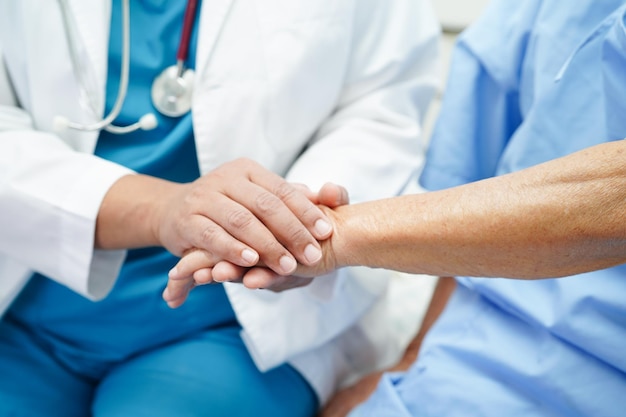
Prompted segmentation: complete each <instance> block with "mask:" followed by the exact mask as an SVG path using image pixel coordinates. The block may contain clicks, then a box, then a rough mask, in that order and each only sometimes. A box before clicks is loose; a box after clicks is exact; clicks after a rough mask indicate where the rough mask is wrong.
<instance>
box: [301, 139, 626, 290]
mask: <svg viewBox="0 0 626 417" xmlns="http://www.w3.org/2000/svg"><path fill="white" fill-rule="evenodd" d="M327 212H328V213H329V216H332V219H333V220H334V223H335V227H334V233H333V236H332V237H331V239H330V240H328V241H326V242H324V243H323V244H322V246H323V248H324V251H325V258H324V260H323V261H322V262H320V263H319V264H317V265H318V267H316V268H314V269H307V268H301V269H300V270H299V271H298V274H301V275H320V273H321V272H325V271H328V270H332V269H335V268H339V267H343V266H351V265H364V266H370V267H377V268H387V269H395V270H399V271H404V272H409V273H419V274H428V275H436V276H459V275H465V276H480V277H510V278H526V279H532V278H547V277H560V276H567V275H572V274H576V273H582V272H586V271H590V270H595V269H602V268H607V267H610V266H614V265H617V264H621V263H624V262H626V140H622V141H617V142H610V143H605V144H602V145H597V146H595V147H592V148H589V149H586V150H583V151H580V152H577V153H574V154H572V155H569V156H566V157H563V158H560V159H556V160H553V161H551V162H546V163H543V164H540V165H537V166H535V167H532V168H528V169H525V170H523V171H519V172H516V173H513V174H508V175H504V176H500V177H495V178H490V179H487V180H484V181H479V182H475V183H471V184H467V185H463V186H459V187H455V188H451V189H447V190H443V191H436V192H429V193H424V194H416V195H408V196H402V197H396V198H390V199H386V200H379V201H372V202H366V203H360V204H354V205H347V206H341V207H338V208H336V210H334V211H330V210H328V211H327ZM320 267H321V269H323V270H320Z"/></svg>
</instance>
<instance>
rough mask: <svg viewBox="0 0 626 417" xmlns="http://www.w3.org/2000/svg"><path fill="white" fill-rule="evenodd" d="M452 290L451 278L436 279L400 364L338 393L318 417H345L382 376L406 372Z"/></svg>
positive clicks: (370, 391)
mask: <svg viewBox="0 0 626 417" xmlns="http://www.w3.org/2000/svg"><path fill="white" fill-rule="evenodd" d="M455 287H456V282H455V281H454V278H451V277H442V278H439V281H438V282H437V286H436V287H435V291H434V292H433V296H432V298H431V301H430V304H429V306H428V310H427V311H426V314H425V315H424V319H423V320H422V324H421V326H420V327H419V330H418V332H417V334H416V335H415V337H414V338H413V340H412V341H411V342H410V343H409V345H408V347H407V348H406V350H405V352H404V355H403V356H402V358H401V359H400V361H399V362H398V363H397V364H396V365H395V366H393V367H391V368H389V369H386V370H383V371H379V372H374V373H372V374H370V375H367V376H366V377H364V378H362V379H361V380H360V381H358V382H357V383H355V384H354V385H351V386H349V387H346V388H343V389H341V390H339V391H338V392H337V393H335V395H334V396H333V397H332V398H331V399H330V401H329V402H328V403H327V404H326V406H325V407H324V409H323V410H322V412H321V414H320V417H343V416H345V415H347V414H348V413H349V412H350V411H351V410H352V409H353V408H354V407H356V406H357V405H358V404H360V403H362V402H363V401H365V400H366V399H367V398H368V397H369V396H370V395H371V394H372V392H374V390H375V389H376V386H377V385H378V381H379V380H380V377H381V376H382V374H383V373H384V372H395V371H405V370H407V369H409V367H410V366H411V364H412V363H413V362H415V360H416V359H417V355H418V353H419V350H420V347H421V345H422V341H423V340H424V336H426V333H427V332H428V330H430V328H431V327H432V325H433V324H434V323H435V321H436V320H437V318H438V317H439V315H440V314H441V312H442V311H443V309H444V308H445V306H446V303H447V302H448V299H449V298H450V295H451V294H452V292H453V291H454V288H455Z"/></svg>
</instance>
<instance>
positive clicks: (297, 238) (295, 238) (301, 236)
mask: <svg viewBox="0 0 626 417" xmlns="http://www.w3.org/2000/svg"><path fill="white" fill-rule="evenodd" d="M287 238H288V239H289V242H293V243H296V244H297V243H300V242H306V241H307V240H308V239H309V233H308V231H307V230H306V229H304V228H302V227H293V228H291V230H289V235H288V236H287Z"/></svg>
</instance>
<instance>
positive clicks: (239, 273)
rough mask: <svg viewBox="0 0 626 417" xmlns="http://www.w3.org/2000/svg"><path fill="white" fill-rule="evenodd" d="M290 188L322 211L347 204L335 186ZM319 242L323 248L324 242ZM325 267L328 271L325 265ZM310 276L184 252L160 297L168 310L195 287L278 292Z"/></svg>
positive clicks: (306, 281)
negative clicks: (313, 190)
mask: <svg viewBox="0 0 626 417" xmlns="http://www.w3.org/2000/svg"><path fill="white" fill-rule="evenodd" d="M294 186H295V187H297V188H299V189H300V190H301V191H302V192H303V193H305V194H306V195H307V196H308V198H309V199H310V201H311V202H313V203H314V204H318V205H320V208H321V209H324V207H325V206H330V207H337V206H340V205H345V204H348V203H349V197H348V193H347V191H346V190H345V188H343V187H341V186H338V185H335V184H326V185H324V186H323V187H322V188H321V189H320V190H319V192H318V193H311V192H310V191H309V190H308V189H307V188H306V187H304V186H299V185H296V184H294ZM325 210H328V209H325ZM327 240H328V239H327ZM321 243H322V245H324V244H325V241H324V242H321ZM299 268H300V269H301V268H303V265H302V264H299ZM325 268H329V266H326V267H325ZM308 272H309V274H311V273H312V271H308ZM313 276H315V275H311V276H307V277H301V276H296V275H291V276H284V275H280V274H277V273H276V272H274V271H272V270H271V269H269V268H267V267H265V266H264V265H263V262H260V263H259V264H258V265H257V266H255V267H253V268H245V267H241V266H239V265H235V264H233V263H231V262H228V261H224V260H221V259H220V258H219V257H218V256H215V255H213V254H212V253H210V252H208V251H206V250H202V249H198V248H194V249H192V250H190V251H188V252H187V253H185V254H184V256H183V257H182V258H181V259H180V261H179V262H178V264H177V265H176V266H175V267H174V268H173V269H172V270H171V271H170V273H169V277H168V284H167V287H166V289H165V291H164V292H163V298H164V300H165V301H166V302H167V303H168V305H169V306H170V307H172V308H176V307H179V306H180V305H182V304H183V303H184V302H185V300H186V299H187V296H188V294H189V292H190V291H191V290H192V289H193V288H194V287H195V286H197V285H205V284H210V283H222V282H238V283H243V284H244V285H245V286H247V287H249V288H263V289H268V290H271V291H275V292H280V291H285V290H288V289H292V288H297V287H302V286H305V285H308V284H309V283H310V282H311V280H312V279H313Z"/></svg>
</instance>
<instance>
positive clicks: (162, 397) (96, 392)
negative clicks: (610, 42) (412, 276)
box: [0, 0, 438, 417]
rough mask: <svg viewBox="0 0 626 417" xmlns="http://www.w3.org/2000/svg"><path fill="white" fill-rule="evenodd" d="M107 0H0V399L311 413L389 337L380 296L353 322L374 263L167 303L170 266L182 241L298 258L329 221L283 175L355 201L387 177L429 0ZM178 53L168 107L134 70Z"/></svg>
mask: <svg viewBox="0 0 626 417" xmlns="http://www.w3.org/2000/svg"><path fill="white" fill-rule="evenodd" d="M127 7H128V4H127V2H126V1H115V2H108V1H95V0H94V1H90V2H84V1H76V0H67V1H58V2H52V1H50V2H38V1H34V0H25V1H21V2H15V1H12V0H0V45H1V50H0V51H1V56H2V65H1V67H0V68H1V71H0V105H1V107H0V212H1V213H2V216H0V217H1V218H0V230H1V231H2V233H1V234H0V255H1V257H0V297H1V300H2V301H1V306H2V310H3V311H5V313H4V315H3V318H2V320H1V321H0V369H2V378H0V415H3V416H6V415H15V414H17V415H29V416H46V417H51V416H63V417H72V416H84V415H94V416H113V415H132V416H142V415H145V416H153V417H154V416H161V415H162V416H172V415H177V416H195V415H206V413H211V415H229V416H230V415H233V416H236V415H273V416H310V415H313V414H314V413H315V411H316V409H317V407H318V406H320V405H321V404H323V403H324V402H325V401H326V399H327V398H328V396H329V395H330V393H331V392H332V391H333V390H334V389H335V388H336V387H337V385H338V384H340V383H341V382H343V381H345V380H347V379H350V378H354V377H355V376H357V375H358V374H359V373H362V372H366V371H369V370H371V369H372V368H373V367H378V366H381V365H383V363H382V362H383V361H385V360H388V359H389V357H390V356H388V354H389V353H393V352H392V351H393V348H394V346H391V345H390V344H389V343H388V342H387V340H388V339H389V338H388V337H386V335H385V333H384V329H385V326H384V321H385V319H384V317H380V318H379V323H378V324H377V325H375V326H374V328H373V330H372V329H365V328H363V327H362V326H361V325H360V324H359V320H360V319H361V318H362V317H363V315H364V314H365V312H366V311H368V310H369V309H371V308H372V307H373V306H374V305H375V304H376V303H377V302H380V300H381V299H382V297H381V295H382V294H383V292H384V288H385V285H384V280H381V279H380V278H379V277H374V276H371V275H365V274H363V272H362V271H360V270H345V271H341V272H340V273H336V274H334V275H332V276H330V277H327V278H328V279H324V280H320V281H318V282H315V283H313V284H312V285H310V286H308V287H305V288H298V289H293V290H291V291H287V292H283V293H272V292H267V291H250V290H248V289H246V288H244V287H243V286H240V285H237V284H226V285H223V286H222V285H211V286H205V287H202V288H199V289H197V290H196V291H194V293H193V294H192V296H191V297H190V299H189V300H188V301H187V303H186V304H185V306H184V307H181V308H179V309H176V310H172V309H170V308H168V307H167V305H166V304H165V303H164V302H163V301H162V299H161V292H162V290H163V288H164V287H165V284H166V278H167V272H168V270H169V269H170V268H171V267H172V266H173V265H174V264H175V263H176V259H177V258H176V256H180V255H182V254H183V253H184V252H185V251H186V250H188V249H189V248H191V247H194V246H197V247H202V248H204V249H206V250H209V251H211V253H213V255H215V256H218V257H221V258H223V259H225V260H229V261H231V262H233V263H235V264H238V265H242V266H246V265H248V266H249V265H253V264H254V263H256V262H257V260H262V261H264V262H269V263H270V265H272V267H273V269H274V270H275V272H277V273H281V274H289V273H290V272H291V271H292V270H293V269H294V268H295V265H296V261H298V262H304V263H308V264H314V263H315V262H316V261H317V259H319V255H320V254H319V244H318V243H317V242H316V241H315V240H316V239H324V238H326V237H328V236H329V235H330V233H331V231H330V229H329V227H328V224H327V223H326V222H325V217H324V216H323V215H322V214H321V212H319V211H318V210H316V209H313V208H312V207H313V206H312V205H311V204H310V203H309V202H308V201H305V200H306V199H305V198H304V197H305V196H308V195H309V193H303V192H301V191H299V189H298V188H295V187H293V186H289V185H288V184H287V183H285V182H284V180H283V179H281V178H280V177H285V178H287V179H288V180H289V181H290V182H293V183H302V184H305V185H307V186H308V187H310V188H311V189H313V190H314V189H318V188H319V187H320V186H321V184H323V183H325V182H327V181H333V182H336V183H341V184H345V185H346V186H347V187H348V188H349V189H350V193H351V195H352V198H353V200H355V201H364V200H368V199H374V198H381V197H385V196H391V195H394V194H397V193H398V192H400V190H401V189H402V187H403V186H404V184H405V183H406V182H407V181H408V179H409V177H410V175H411V174H412V173H413V172H414V171H415V170H416V169H417V168H419V166H420V164H421V161H422V145H421V142H420V133H421V130H420V124H419V121H420V120H421V118H422V117H423V115H424V112H425V110H426V107H427V104H428V102H429V100H430V98H431V96H432V94H433V92H434V90H435V88H436V83H437V79H436V76H435V73H436V66H435V55H436V49H437V37H438V26H437V24H436V21H435V18H434V15H433V13H432V11H431V9H430V7H429V5H428V3H427V2H426V1H409V0H393V1H389V0H386V1H375V0H370V1H359V2H356V1H350V0H342V1H336V0H333V1H331V0H323V1H317V2H310V1H290V2H283V1H264V2H256V1H254V0H237V1H234V0H215V1H210V2H209V1H207V2H205V3H203V4H197V10H196V12H195V13H193V14H191V15H190V16H191V18H188V19H185V16H186V15H187V14H186V13H185V10H186V5H185V3H184V2H163V1H154V0H150V1H148V0H145V1H135V2H132V4H131V5H130V10H129V12H130V13H127V12H128V10H127ZM187 16H189V15H187ZM183 20H187V21H188V23H189V20H191V21H192V23H193V24H192V25H191V28H192V29H191V30H190V31H189V33H188V34H189V36H188V39H189V43H188V44H187V47H186V48H185V47H183V49H187V52H186V53H183V54H180V53H178V54H177V52H180V49H181V45H185V43H184V42H180V39H181V38H183V39H184V38H185V36H184V34H183V35H182V36H181V32H182V26H183V24H182V22H183ZM127 28H129V29H127ZM127 30H128V31H127ZM128 39H130V41H128ZM127 46H128V47H127ZM178 61H182V62H178ZM178 63H181V64H182V65H180V67H181V68H177V70H178V69H181V71H180V74H179V73H178V71H175V72H174V75H175V76H178V75H180V76H181V80H179V79H178V78H174V79H173V81H172V82H173V83H174V84H176V83H178V84H180V86H181V89H183V87H185V85H186V84H190V85H192V87H193V91H192V93H191V94H190V95H188V96H186V95H185V94H186V93H185V92H184V91H183V92H182V93H181V92H180V91H179V92H178V93H180V94H179V96H180V97H178V98H176V99H175V100H179V99H180V100H181V102H184V101H185V99H186V97H187V98H188V99H189V100H190V103H191V109H190V110H187V109H185V106H184V105H183V106H181V107H182V110H181V113H180V114H179V113H169V112H168V110H167V109H163V108H160V110H159V107H158V98H159V97H158V96H159V95H158V94H155V93H154V92H153V91H152V88H153V87H152V82H153V80H154V79H156V78H158V76H159V75H160V74H161V73H162V71H163V70H164V69H165V68H167V67H169V66H171V65H176V64H178ZM186 69H192V70H194V71H195V75H194V76H189V75H188V73H186V72H185V70H186ZM178 84H176V85H178ZM178 93H177V94H178ZM162 94H163V92H162V91H161V96H160V97H161V99H163V96H162ZM153 96H157V99H155V101H154V102H153V101H152V98H153ZM175 100H174V101H175ZM165 102H168V99H167V98H166V99H165ZM120 103H121V104H120ZM170 104H172V103H170ZM183 104H184V103H183ZM165 107H167V106H165ZM174 107H176V108H177V109H178V110H180V109H179V108H178V107H179V106H178V105H177V104H176V105H174ZM112 119H113V120H112ZM138 120H139V121H140V122H139V123H140V124H139V125H135V123H136V121H138ZM111 122H112V123H111ZM127 126H129V127H128V128H126V127H127ZM116 127H117V128H116ZM136 127H137V128H138V129H135V128H136ZM101 128H104V129H101ZM119 128H121V130H123V131H125V132H124V134H120V129H119ZM150 129H151V130H150ZM253 161H254V162H253ZM267 169H268V170H269V171H268V170H267ZM270 235H276V236H277V238H276V239H274V238H272V237H270ZM355 341H357V343H355ZM34 398H36V399H37V400H36V401H34V400H33V399H34Z"/></svg>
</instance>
